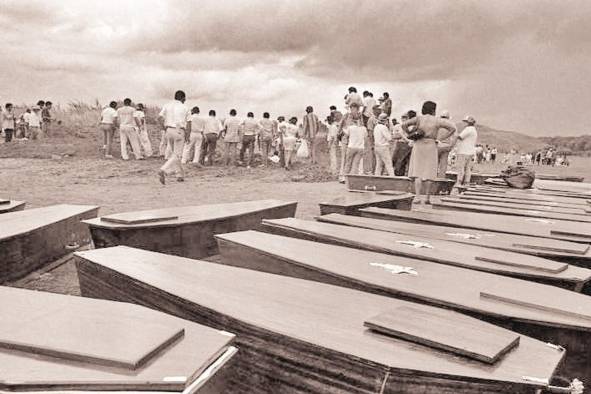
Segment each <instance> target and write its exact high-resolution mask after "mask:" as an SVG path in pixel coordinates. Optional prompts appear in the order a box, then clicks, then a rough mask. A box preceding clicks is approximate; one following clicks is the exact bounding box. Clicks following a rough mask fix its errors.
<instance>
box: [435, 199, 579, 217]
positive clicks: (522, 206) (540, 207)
mask: <svg viewBox="0 0 591 394" xmlns="http://www.w3.org/2000/svg"><path fill="white" fill-rule="evenodd" d="M440 201H441V202H444V203H452V204H470V205H478V206H483V207H498V208H507V209H517V210H527V211H534V212H536V211H542V212H550V213H562V214H567V215H587V212H585V210H584V209H582V208H574V207H573V208H571V207H559V206H556V205H555V206H551V205H548V204H527V203H524V202H521V203H514V202H512V201H490V200H483V199H466V198H463V197H458V198H451V197H449V198H442V199H441V200H440Z"/></svg>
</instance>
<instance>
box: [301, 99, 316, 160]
mask: <svg viewBox="0 0 591 394" xmlns="http://www.w3.org/2000/svg"><path fill="white" fill-rule="evenodd" d="M318 123H319V121H318V116H316V114H315V113H314V108H312V107H311V106H308V107H306V115H304V119H303V120H302V126H303V134H304V135H303V137H304V139H305V140H307V141H308V146H309V147H310V152H311V155H310V156H311V158H312V164H316V162H317V160H318V158H317V156H318V152H316V150H317V149H318V145H319V144H318V142H317V141H316V134H317V133H318V126H319V124H318Z"/></svg>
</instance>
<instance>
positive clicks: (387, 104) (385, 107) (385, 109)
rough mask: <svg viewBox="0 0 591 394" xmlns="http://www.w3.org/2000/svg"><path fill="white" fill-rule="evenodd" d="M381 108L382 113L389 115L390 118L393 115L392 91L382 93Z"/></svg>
mask: <svg viewBox="0 0 591 394" xmlns="http://www.w3.org/2000/svg"><path fill="white" fill-rule="evenodd" d="M380 109H381V110H382V113H384V114H386V115H388V118H389V117H390V116H391V115H392V99H391V98H390V93H388V92H384V93H383V94H382V98H381V99H380Z"/></svg>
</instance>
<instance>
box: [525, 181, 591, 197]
mask: <svg viewBox="0 0 591 394" xmlns="http://www.w3.org/2000/svg"><path fill="white" fill-rule="evenodd" d="M534 187H535V188H536V189H540V190H549V191H559V192H565V193H574V194H583V195H587V196H589V197H591V183H587V182H564V181H546V180H541V179H536V181H535V182H534Z"/></svg>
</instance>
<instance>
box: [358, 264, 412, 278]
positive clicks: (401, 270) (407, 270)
mask: <svg viewBox="0 0 591 394" xmlns="http://www.w3.org/2000/svg"><path fill="white" fill-rule="evenodd" d="M369 265H371V266H373V267H380V268H383V269H385V270H386V271H390V272H391V273H392V274H410V275H419V273H418V272H417V271H416V270H415V269H414V268H413V267H403V266H401V265H396V264H387V263H369Z"/></svg>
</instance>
